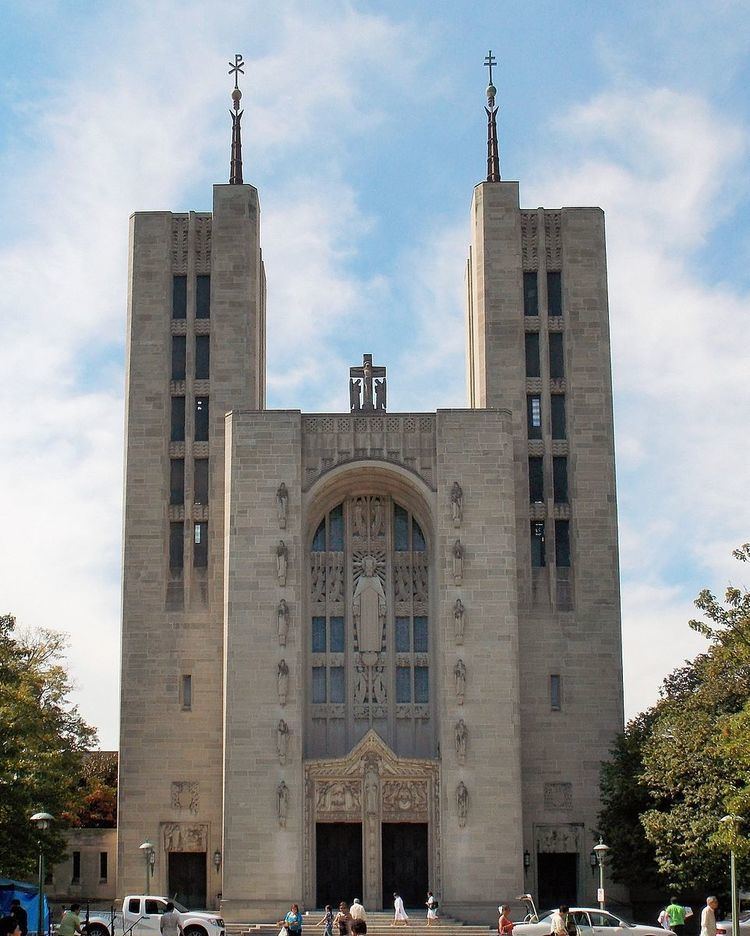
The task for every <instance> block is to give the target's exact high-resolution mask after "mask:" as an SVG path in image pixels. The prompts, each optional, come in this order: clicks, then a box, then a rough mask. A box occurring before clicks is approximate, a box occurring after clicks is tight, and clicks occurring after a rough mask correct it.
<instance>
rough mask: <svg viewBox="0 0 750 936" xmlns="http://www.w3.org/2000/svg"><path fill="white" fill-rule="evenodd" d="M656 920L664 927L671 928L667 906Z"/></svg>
mask: <svg viewBox="0 0 750 936" xmlns="http://www.w3.org/2000/svg"><path fill="white" fill-rule="evenodd" d="M656 921H657V923H658V924H659V926H661V928H662V929H665V930H668V929H669V914H668V913H667V911H666V908H665V909H664V910H662V911H661V913H660V914H659V916H658V917H657V918H656Z"/></svg>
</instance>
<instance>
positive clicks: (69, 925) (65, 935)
mask: <svg viewBox="0 0 750 936" xmlns="http://www.w3.org/2000/svg"><path fill="white" fill-rule="evenodd" d="M80 909H81V905H80V904H77V903H74V904H71V905H70V908H69V909H68V910H66V911H65V913H63V915H62V919H61V920H60V925H59V926H58V927H57V933H58V936H76V934H77V936H83V931H82V929H81V918H80V916H79V915H78V911H79V910H80Z"/></svg>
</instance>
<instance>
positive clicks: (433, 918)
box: [425, 891, 439, 926]
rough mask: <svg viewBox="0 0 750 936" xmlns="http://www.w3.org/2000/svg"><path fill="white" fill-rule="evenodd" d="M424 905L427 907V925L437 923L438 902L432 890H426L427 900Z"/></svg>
mask: <svg viewBox="0 0 750 936" xmlns="http://www.w3.org/2000/svg"><path fill="white" fill-rule="evenodd" d="M425 906H426V907H427V925H428V926H433V925H434V924H435V923H438V922H439V920H438V914H437V912H438V902H437V900H435V898H434V896H433V894H432V891H427V900H426V901H425Z"/></svg>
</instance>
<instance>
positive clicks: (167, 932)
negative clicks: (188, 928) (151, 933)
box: [159, 900, 182, 936]
mask: <svg viewBox="0 0 750 936" xmlns="http://www.w3.org/2000/svg"><path fill="white" fill-rule="evenodd" d="M159 930H160V932H161V934H162V936H182V923H180V914H179V913H178V912H177V911H176V910H175V906H174V904H173V903H172V901H171V900H168V901H167V906H166V907H165V908H164V913H162V915H161V919H160V920H159Z"/></svg>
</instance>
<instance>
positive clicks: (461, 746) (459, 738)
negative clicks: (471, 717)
mask: <svg viewBox="0 0 750 936" xmlns="http://www.w3.org/2000/svg"><path fill="white" fill-rule="evenodd" d="M468 740H469V729H468V728H467V727H466V722H465V721H464V720H463V718H460V719H459V720H458V722H456V728H455V742H456V754H457V755H458V762H459V764H463V763H465V761H466V742H467V741H468Z"/></svg>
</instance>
